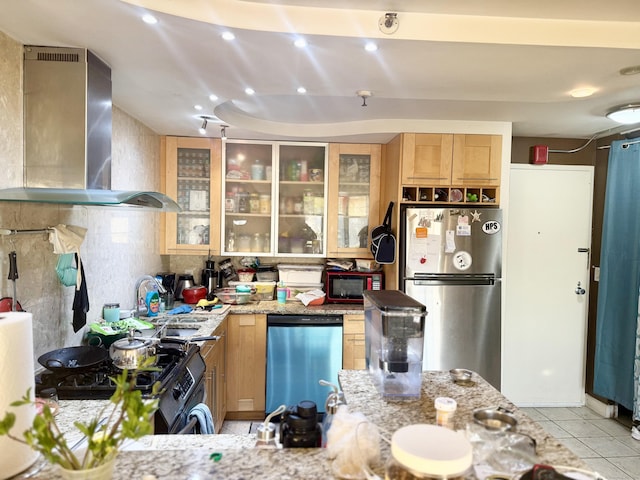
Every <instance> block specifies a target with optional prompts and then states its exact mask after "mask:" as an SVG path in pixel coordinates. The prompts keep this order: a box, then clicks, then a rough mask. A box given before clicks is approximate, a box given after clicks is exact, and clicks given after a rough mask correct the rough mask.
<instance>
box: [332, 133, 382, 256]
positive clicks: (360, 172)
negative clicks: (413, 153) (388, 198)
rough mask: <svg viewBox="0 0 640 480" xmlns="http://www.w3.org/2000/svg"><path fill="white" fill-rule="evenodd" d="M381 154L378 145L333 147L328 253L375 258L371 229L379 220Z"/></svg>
mask: <svg viewBox="0 0 640 480" xmlns="http://www.w3.org/2000/svg"><path fill="white" fill-rule="evenodd" d="M380 153H381V146H380V145H376V144H371V145H368V144H362V145H360V144H331V145H330V146H329V193H328V204H327V211H328V226H327V228H328V230H327V238H328V244H327V245H328V246H327V255H328V256H331V257H357V258H371V257H372V255H371V251H370V249H369V231H370V229H371V228H373V227H375V226H376V225H377V224H378V223H379V213H380V193H379V192H380Z"/></svg>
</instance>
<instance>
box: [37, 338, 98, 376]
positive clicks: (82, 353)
mask: <svg viewBox="0 0 640 480" xmlns="http://www.w3.org/2000/svg"><path fill="white" fill-rule="evenodd" d="M108 358H109V351H108V350H105V349H104V348H100V347H93V346H90V345H87V346H84V345H82V346H79V347H66V348H60V349H58V350H53V351H52V352H48V353H45V354H44V355H41V356H40V357H39V358H38V363H39V364H40V365H42V366H43V367H46V368H48V369H49V370H51V371H54V372H58V373H61V372H65V373H78V372H82V371H84V370H88V369H90V368H91V367H93V366H95V365H98V364H99V363H102V362H104V361H105V360H107V359H108Z"/></svg>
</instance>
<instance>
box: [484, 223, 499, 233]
mask: <svg viewBox="0 0 640 480" xmlns="http://www.w3.org/2000/svg"><path fill="white" fill-rule="evenodd" d="M500 228H501V227H500V222H497V221H496V220H490V221H488V222H484V223H483V224H482V231H483V232H484V233H486V234H487V235H493V234H496V233H498V232H499V231H500Z"/></svg>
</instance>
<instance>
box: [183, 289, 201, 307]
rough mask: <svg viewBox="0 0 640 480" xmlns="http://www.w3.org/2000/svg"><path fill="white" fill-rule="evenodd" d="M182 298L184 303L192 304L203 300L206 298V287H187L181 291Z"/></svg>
mask: <svg viewBox="0 0 640 480" xmlns="http://www.w3.org/2000/svg"><path fill="white" fill-rule="evenodd" d="M182 298H183V299H184V302H185V303H189V304H194V303H198V301H200V300H202V299H203V298H205V299H206V298H207V287H203V286H202V285H198V286H195V287H189V288H185V289H183V290H182Z"/></svg>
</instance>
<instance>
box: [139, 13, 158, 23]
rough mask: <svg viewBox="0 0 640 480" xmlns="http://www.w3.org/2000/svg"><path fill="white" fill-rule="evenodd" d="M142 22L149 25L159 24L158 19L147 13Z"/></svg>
mask: <svg viewBox="0 0 640 480" xmlns="http://www.w3.org/2000/svg"><path fill="white" fill-rule="evenodd" d="M142 21H143V22H144V23H148V24H149V25H155V24H156V23H158V19H157V18H156V17H154V16H153V15H151V14H150V13H145V14H144V15H143V16H142Z"/></svg>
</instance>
